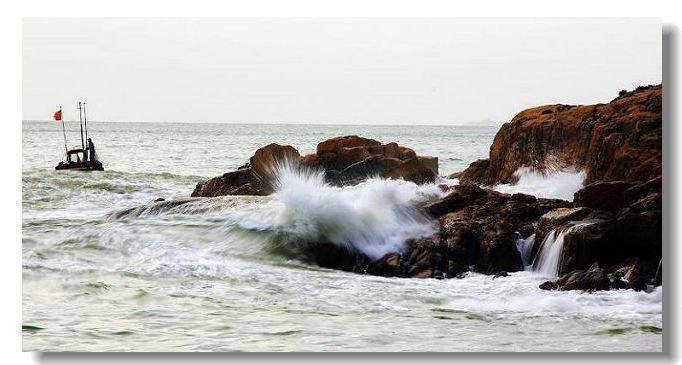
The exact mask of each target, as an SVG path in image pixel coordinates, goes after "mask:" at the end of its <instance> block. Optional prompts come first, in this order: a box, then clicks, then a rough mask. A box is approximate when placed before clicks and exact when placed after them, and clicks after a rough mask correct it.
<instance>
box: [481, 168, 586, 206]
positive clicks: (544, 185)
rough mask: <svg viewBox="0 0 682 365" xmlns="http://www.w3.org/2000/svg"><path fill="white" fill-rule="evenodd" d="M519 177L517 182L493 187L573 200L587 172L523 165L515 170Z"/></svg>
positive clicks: (500, 190)
mask: <svg viewBox="0 0 682 365" xmlns="http://www.w3.org/2000/svg"><path fill="white" fill-rule="evenodd" d="M514 177H515V178H517V179H518V181H517V182H516V183H515V184H500V185H495V186H494V187H493V189H494V190H497V191H499V192H502V193H509V194H514V193H524V194H531V195H534V196H536V197H538V198H550V199H563V200H568V201H573V194H574V193H575V192H576V191H578V190H580V189H582V187H583V182H584V181H585V172H584V171H577V170H561V169H556V168H548V169H547V170H545V171H539V170H537V169H533V168H530V167H521V168H519V169H518V170H516V172H514Z"/></svg>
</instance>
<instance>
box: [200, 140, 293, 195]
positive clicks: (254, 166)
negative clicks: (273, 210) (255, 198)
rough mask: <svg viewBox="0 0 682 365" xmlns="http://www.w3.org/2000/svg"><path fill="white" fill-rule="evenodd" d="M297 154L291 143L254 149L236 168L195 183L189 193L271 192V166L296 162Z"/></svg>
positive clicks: (251, 193) (246, 193) (256, 193)
mask: <svg viewBox="0 0 682 365" xmlns="http://www.w3.org/2000/svg"><path fill="white" fill-rule="evenodd" d="M300 157H301V155H300V154H299V153H298V151H297V150H296V149H295V148H293V147H291V146H280V145H278V144H275V143H272V144H269V145H267V146H265V147H261V148H259V149H258V150H256V153H255V154H254V155H253V156H252V157H251V159H249V162H248V163H247V164H245V165H244V166H242V167H240V168H238V169H237V170H236V171H233V172H227V173H225V174H223V175H221V176H216V177H214V178H212V179H209V180H206V181H203V182H199V183H198V184H197V186H196V188H194V191H193V192H192V196H193V197H197V196H203V197H209V196H221V195H268V194H271V193H272V192H273V186H272V178H271V174H272V171H273V169H274V168H275V167H276V166H277V164H280V163H286V162H287V161H298V160H299V159H300Z"/></svg>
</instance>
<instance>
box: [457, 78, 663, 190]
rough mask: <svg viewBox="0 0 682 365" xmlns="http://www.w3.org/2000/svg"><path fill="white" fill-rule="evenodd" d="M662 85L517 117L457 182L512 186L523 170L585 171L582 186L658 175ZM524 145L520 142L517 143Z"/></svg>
mask: <svg viewBox="0 0 682 365" xmlns="http://www.w3.org/2000/svg"><path fill="white" fill-rule="evenodd" d="M661 132H662V87H661V85H656V86H650V87H640V88H638V89H637V90H635V91H632V92H629V93H626V94H624V95H623V96H621V97H619V98H617V99H615V100H613V101H612V102H610V103H608V104H597V105H578V106H571V105H560V104H558V105H545V106H540V107H536V108H531V109H527V110H524V111H522V112H521V113H519V114H517V115H516V116H515V117H514V118H513V119H512V121H511V122H509V123H505V124H504V125H503V126H502V127H501V128H500V130H499V131H498V133H497V135H496V136H495V139H494V141H493V144H492V146H491V147H490V157H489V159H488V160H480V161H477V162H475V163H473V164H471V166H470V167H469V168H468V169H466V170H465V171H464V172H463V173H462V175H461V176H460V181H461V182H477V183H481V184H485V185H494V184H496V183H510V182H512V181H513V174H514V172H515V171H516V170H518V169H519V168H521V167H524V166H527V167H533V168H536V169H538V170H541V171H542V170H544V169H545V168H547V167H548V165H554V166H556V167H577V168H580V169H583V170H585V172H586V174H587V177H586V181H585V182H586V183H587V184H590V183H593V182H597V181H609V180H624V181H647V180H650V179H652V178H655V177H658V176H661V161H662V159H661V157H662V144H661V141H662V133H661ZM519 141H523V143H519Z"/></svg>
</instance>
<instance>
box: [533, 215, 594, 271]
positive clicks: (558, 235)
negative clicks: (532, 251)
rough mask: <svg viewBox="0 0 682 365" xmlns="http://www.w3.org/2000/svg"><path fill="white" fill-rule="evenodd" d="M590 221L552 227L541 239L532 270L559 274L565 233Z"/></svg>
mask: <svg viewBox="0 0 682 365" xmlns="http://www.w3.org/2000/svg"><path fill="white" fill-rule="evenodd" d="M589 224H590V223H579V224H575V225H573V226H570V227H568V228H564V229H559V230H557V229H553V230H551V231H550V232H549V233H547V236H545V239H544V240H542V245H541V246H540V252H539V253H538V255H537V257H536V258H535V261H533V268H532V270H533V271H535V272H537V273H540V274H542V275H546V276H559V273H560V272H561V269H562V267H561V261H562V255H563V250H564V239H565V238H566V235H568V234H569V233H571V232H573V231H575V230H577V229H578V228H580V227H584V226H586V225H589Z"/></svg>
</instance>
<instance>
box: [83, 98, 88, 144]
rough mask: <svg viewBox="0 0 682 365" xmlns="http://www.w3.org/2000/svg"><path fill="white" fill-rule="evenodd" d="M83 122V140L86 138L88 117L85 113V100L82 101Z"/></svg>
mask: <svg viewBox="0 0 682 365" xmlns="http://www.w3.org/2000/svg"><path fill="white" fill-rule="evenodd" d="M83 122H84V123H85V140H86V141H87V140H88V117H87V115H85V102H83Z"/></svg>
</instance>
